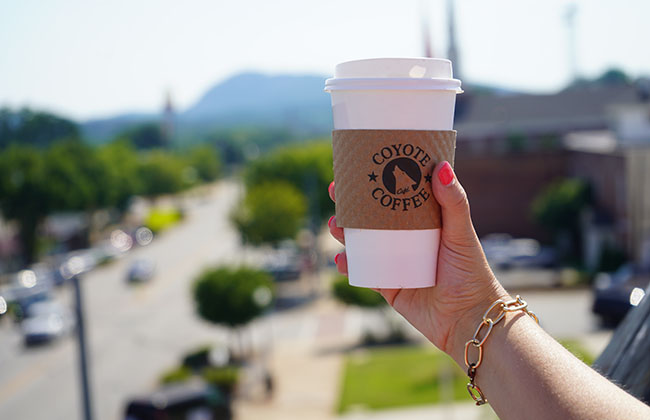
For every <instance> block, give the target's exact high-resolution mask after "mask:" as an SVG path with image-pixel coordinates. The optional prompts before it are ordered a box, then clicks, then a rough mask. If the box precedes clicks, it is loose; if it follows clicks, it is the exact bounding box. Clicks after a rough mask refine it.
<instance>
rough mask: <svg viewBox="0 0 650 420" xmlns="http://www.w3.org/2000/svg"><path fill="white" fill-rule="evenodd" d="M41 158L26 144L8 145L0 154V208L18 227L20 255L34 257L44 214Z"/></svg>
mask: <svg viewBox="0 0 650 420" xmlns="http://www.w3.org/2000/svg"><path fill="white" fill-rule="evenodd" d="M45 179H46V168H45V159H44V158H43V155H42V154H41V153H39V151H38V150H36V149H34V148H33V147H30V146H17V145H11V146H9V147H8V148H7V149H6V150H4V151H3V152H2V153H0V209H1V210H2V214H3V216H4V217H5V218H6V219H9V220H15V221H16V222H17V223H18V226H19V236H20V240H21V245H22V257H23V262H24V263H25V264H30V263H32V262H33V261H34V258H35V256H36V232H37V229H38V226H39V225H40V223H41V222H42V221H43V219H44V218H45V216H46V215H47V214H48V211H49V210H50V209H49V201H48V200H47V194H48V193H47V191H46V185H45Z"/></svg>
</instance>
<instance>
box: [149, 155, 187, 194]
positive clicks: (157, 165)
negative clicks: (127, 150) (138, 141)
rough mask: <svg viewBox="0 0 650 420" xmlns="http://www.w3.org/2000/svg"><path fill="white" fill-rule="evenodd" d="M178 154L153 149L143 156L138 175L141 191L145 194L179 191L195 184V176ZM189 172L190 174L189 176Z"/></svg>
mask: <svg viewBox="0 0 650 420" xmlns="http://www.w3.org/2000/svg"><path fill="white" fill-rule="evenodd" d="M186 168H187V165H185V163H184V162H183V161H182V160H181V159H180V158H179V157H177V156H174V155H172V154H171V153H168V152H165V151H163V150H152V151H150V152H147V153H146V154H145V155H143V156H141V162H140V165H139V168H138V177H139V179H140V182H141V188H142V189H141V191H140V193H141V194H142V195H145V196H156V195H161V194H172V193H177V192H179V191H181V190H183V189H184V188H187V187H189V186H191V185H192V184H193V182H194V181H195V179H194V178H195V177H192V174H190V173H189V172H187V171H186ZM188 174H189V176H188Z"/></svg>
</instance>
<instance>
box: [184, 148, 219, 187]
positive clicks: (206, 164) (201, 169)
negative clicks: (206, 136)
mask: <svg viewBox="0 0 650 420" xmlns="http://www.w3.org/2000/svg"><path fill="white" fill-rule="evenodd" d="M187 161H188V164H189V165H190V166H191V167H193V168H194V169H195V170H196V174H197V176H198V177H199V179H200V180H201V181H205V182H210V181H214V180H215V179H217V178H218V177H219V175H220V174H221V158H220V157H219V153H218V152H217V150H216V149H215V148H214V147H212V146H210V145H207V144H203V145H199V146H195V147H193V148H192V149H190V151H189V153H188V155H187Z"/></svg>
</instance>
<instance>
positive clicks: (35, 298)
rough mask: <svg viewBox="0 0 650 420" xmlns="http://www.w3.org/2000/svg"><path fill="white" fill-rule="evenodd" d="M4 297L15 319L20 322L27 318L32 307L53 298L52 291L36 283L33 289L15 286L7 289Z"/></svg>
mask: <svg viewBox="0 0 650 420" xmlns="http://www.w3.org/2000/svg"><path fill="white" fill-rule="evenodd" d="M4 297H5V300H6V301H7V304H8V306H9V307H11V312H12V315H13V317H14V319H15V320H16V321H18V322H20V321H22V320H23V318H25V316H26V314H27V313H28V311H29V308H30V306H31V305H33V304H35V303H38V302H43V301H47V300H50V299H51V298H52V289H51V288H50V287H49V286H46V285H44V284H41V283H36V284H35V285H34V286H32V287H25V286H22V285H15V286H11V287H9V288H7V289H5V291H4Z"/></svg>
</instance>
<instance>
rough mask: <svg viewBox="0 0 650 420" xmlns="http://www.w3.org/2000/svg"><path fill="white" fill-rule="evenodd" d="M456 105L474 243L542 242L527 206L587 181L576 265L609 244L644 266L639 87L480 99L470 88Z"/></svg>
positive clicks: (648, 106) (645, 129) (647, 154)
mask: <svg viewBox="0 0 650 420" xmlns="http://www.w3.org/2000/svg"><path fill="white" fill-rule="evenodd" d="M462 96H463V95H461V97H462ZM459 99H461V98H460V97H459ZM458 105H459V109H458V112H457V121H456V129H457V130H458V142H457V154H456V156H457V162H458V163H457V173H458V176H459V179H460V180H461V182H463V184H464V185H465V187H466V189H467V192H468V195H469V197H470V202H471V205H472V214H473V218H474V221H475V224H476V226H477V231H478V233H479V235H486V234H489V233H510V234H512V235H514V236H525V237H533V238H537V239H541V240H549V239H550V238H549V234H548V232H545V231H544V230H542V229H541V227H539V226H538V225H537V224H536V223H535V221H534V220H532V216H531V204H532V201H533V200H534V198H535V197H536V196H537V195H538V194H539V193H540V192H541V191H542V190H543V189H544V188H546V187H547V186H548V185H549V184H550V183H552V182H554V181H556V180H558V179H561V178H567V177H575V178H580V179H583V180H585V181H587V182H588V183H589V184H590V185H591V187H592V190H593V195H594V206H593V208H592V209H591V210H590V211H589V212H588V214H586V215H585V217H584V218H583V222H582V224H583V226H582V227H583V229H582V231H583V234H584V235H585V238H586V239H587V240H585V243H586V244H588V245H587V246H585V250H584V253H585V256H584V257H585V260H586V262H587V263H589V262H590V261H592V262H593V261H595V260H596V259H597V258H598V256H599V255H600V252H601V251H602V249H603V247H605V246H608V245H610V244H614V245H616V246H618V247H620V248H621V249H624V250H625V251H626V253H627V254H628V256H629V257H631V258H633V259H634V260H635V261H637V263H639V264H642V265H647V266H650V192H647V189H648V185H650V102H649V95H648V91H647V83H645V81H643V80H641V81H639V82H638V83H634V84H632V83H620V84H612V85H607V84H598V83H590V84H584V85H582V86H576V87H571V88H568V89H565V90H563V91H561V92H558V93H556V94H549V95H529V94H504V95H494V94H481V93H480V92H473V91H472V90H471V88H470V89H468V92H467V93H466V94H465V97H464V98H462V99H461V100H460V101H459V104H458Z"/></svg>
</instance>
